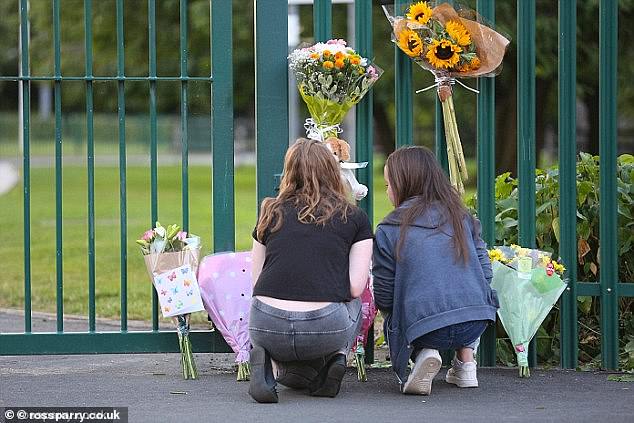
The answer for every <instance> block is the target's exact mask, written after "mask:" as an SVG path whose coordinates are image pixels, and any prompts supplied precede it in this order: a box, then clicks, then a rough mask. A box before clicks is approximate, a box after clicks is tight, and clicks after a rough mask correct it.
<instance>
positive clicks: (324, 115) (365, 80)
mask: <svg viewBox="0 0 634 423" xmlns="http://www.w3.org/2000/svg"><path fill="white" fill-rule="evenodd" d="M288 62H289V69H290V70H291V72H293V74H294V75H295V78H296V79H297V89H298V90H299V94H300V95H301V97H302V99H303V100H304V102H305V103H306V105H307V106H308V111H309V113H310V116H311V118H309V119H306V125H305V126H306V130H307V133H308V137H309V138H312V139H318V140H320V141H325V140H326V138H328V137H329V136H335V137H336V136H337V134H338V133H339V132H341V130H340V128H339V125H340V124H341V122H342V121H343V118H344V117H345V115H346V113H348V111H349V110H350V108H351V107H352V106H354V105H355V104H357V103H358V102H359V101H361V99H362V98H363V96H364V95H365V94H366V93H367V92H368V90H369V89H370V88H371V87H372V85H374V83H375V82H376V81H377V80H378V79H379V77H380V76H381V74H382V73H383V71H382V70H381V69H380V68H378V67H377V66H376V65H372V64H371V63H370V60H368V59H367V58H364V57H361V56H360V55H359V54H358V53H357V52H356V51H355V50H354V49H352V48H350V47H348V45H347V43H346V41H344V40H329V41H327V42H325V43H316V44H314V45H304V46H300V47H299V48H297V49H295V50H294V51H293V52H292V53H291V54H290V55H289V56H288Z"/></svg>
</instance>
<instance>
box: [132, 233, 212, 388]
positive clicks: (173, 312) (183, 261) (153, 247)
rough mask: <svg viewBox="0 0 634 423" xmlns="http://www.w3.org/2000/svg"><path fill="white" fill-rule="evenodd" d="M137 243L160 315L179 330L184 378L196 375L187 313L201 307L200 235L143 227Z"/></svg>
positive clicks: (199, 309) (198, 309)
mask: <svg viewBox="0 0 634 423" xmlns="http://www.w3.org/2000/svg"><path fill="white" fill-rule="evenodd" d="M136 242H137V244H139V245H140V246H141V251H142V252H143V258H144V260H145V266H146V268H147V272H148V275H149V276H150V279H151V280H152V283H153V284H154V288H155V290H156V293H157V296H158V299H159V304H160V307H161V313H162V314H163V317H171V318H172V322H173V323H174V326H175V328H176V331H177V333H178V345H179V348H180V351H181V369H182V371H183V377H184V378H185V379H197V378H198V370H197V369H196V363H195V362H194V355H193V352H192V346H191V342H190V340H189V316H190V314H191V313H193V312H196V311H201V310H204V307H203V303H202V299H201V296H200V290H199V288H198V281H197V279H196V271H197V269H198V257H199V254H200V238H199V237H198V236H195V235H191V234H187V232H184V231H181V230H180V228H179V227H178V225H169V226H168V227H163V226H161V224H160V223H159V222H156V227H155V228H154V229H150V230H148V231H146V232H145V233H144V234H143V236H142V237H141V239H138V240H137V241H136Z"/></svg>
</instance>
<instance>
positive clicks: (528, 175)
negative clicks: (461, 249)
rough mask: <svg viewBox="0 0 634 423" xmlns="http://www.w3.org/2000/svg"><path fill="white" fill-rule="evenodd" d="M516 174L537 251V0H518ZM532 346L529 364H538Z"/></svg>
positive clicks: (526, 230) (527, 241)
mask: <svg viewBox="0 0 634 423" xmlns="http://www.w3.org/2000/svg"><path fill="white" fill-rule="evenodd" d="M517 36H518V41H517V72H518V74H517V79H518V81H517V93H518V95H517V171H518V179H519V181H518V184H519V193H520V198H519V213H518V215H519V243H520V244H521V245H522V246H523V247H527V248H535V0H518V1H517ZM536 356H537V355H536V351H535V343H534V342H531V344H530V346H529V358H528V359H529V365H531V366H534V365H535V361H536Z"/></svg>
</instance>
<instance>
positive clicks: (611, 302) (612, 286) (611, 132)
mask: <svg viewBox="0 0 634 423" xmlns="http://www.w3.org/2000/svg"><path fill="white" fill-rule="evenodd" d="M447 2H448V3H453V1H450V0H448V1H447ZM409 3H411V2H409V1H406V0H396V1H395V4H396V5H397V6H401V5H408V4H409ZM576 6H577V2H576V0H560V1H559V116H558V119H559V166H560V168H559V169H560V172H559V173H560V185H559V190H560V207H559V209H560V231H561V234H560V255H561V257H562V259H563V261H564V262H565V263H567V264H568V266H567V267H568V269H569V270H568V273H567V277H568V279H569V282H568V287H567V290H566V292H565V293H564V294H563V296H562V299H561V317H560V325H561V348H560V355H561V366H562V367H563V368H575V367H576V366H577V364H578V325H577V298H578V297H579V296H593V297H600V298H601V334H602V335H601V336H602V342H601V347H602V354H601V356H602V366H603V367H604V368H607V369H615V368H617V367H618V345H619V340H618V313H619V311H618V299H619V297H632V296H634V284H631V283H619V282H618V254H617V253H618V252H617V241H618V238H617V231H616V224H617V223H616V222H617V203H616V187H617V183H616V145H617V108H616V99H617V53H618V38H617V35H618V1H615V0H610V1H601V2H600V7H599V9H600V56H601V57H600V63H601V65H600V98H601V105H600V109H601V111H600V122H601V128H600V132H601V135H600V136H601V143H600V145H601V148H600V172H601V182H600V198H601V205H600V212H601V214H600V221H601V223H600V225H601V226H600V234H601V239H602V242H601V252H600V261H601V270H600V275H599V276H600V283H587V282H578V281H577V272H576V265H577V243H576V225H577V221H576V219H577V218H576V182H577V181H576V176H577V175H576V143H577V141H576V31H577V27H576ZM477 9H478V12H479V14H480V15H481V16H482V17H484V18H485V19H487V20H488V21H489V22H491V23H495V0H478V1H477ZM536 19H537V17H536V7H535V0H517V24H518V25H517V51H518V54H517V65H518V66H517V68H518V74H517V90H518V96H517V109H518V114H517V115H518V118H517V127H518V135H517V152H518V154H517V167H518V177H519V187H518V188H519V197H520V201H519V202H520V204H519V242H520V243H521V244H522V245H525V246H530V247H534V246H535V166H536V157H535V124H536V122H535V31H536ZM394 66H395V71H396V75H397V78H396V82H395V90H396V91H395V104H396V147H400V146H402V145H407V144H410V143H412V115H413V110H412V103H411V93H412V92H413V90H412V84H411V80H412V74H411V64H410V61H409V59H408V58H407V57H406V56H404V55H403V54H402V53H400V52H399V51H398V49H397V48H395V60H394ZM478 88H479V90H480V94H479V96H478V112H477V124H478V128H477V134H478V146H477V159H478V160H477V162H478V163H477V167H478V180H477V193H478V199H479V200H478V216H479V218H480V220H481V222H482V233H483V239H484V240H485V241H486V242H487V243H488V244H489V245H493V243H494V241H495V186H494V182H495V79H494V78H480V80H479V81H478ZM441 116H442V114H441V109H440V106H439V104H438V100H437V101H436V125H435V128H436V135H435V149H436V154H437V156H438V159H439V161H440V163H441V165H442V166H443V168H445V169H447V164H446V163H447V154H446V144H445V139H444V128H443V125H442V117H441ZM621 282H624V281H621ZM481 341H482V342H481V346H480V351H479V354H480V357H479V362H480V363H481V364H482V365H485V366H493V365H495V363H496V339H495V330H494V328H489V329H488V330H487V331H486V332H485V333H484V335H483V337H482V340H481ZM536 353H537V351H536V348H535V343H534V342H533V343H531V346H530V348H529V363H530V364H531V365H532V366H534V365H535V364H536V356H537V354H536Z"/></svg>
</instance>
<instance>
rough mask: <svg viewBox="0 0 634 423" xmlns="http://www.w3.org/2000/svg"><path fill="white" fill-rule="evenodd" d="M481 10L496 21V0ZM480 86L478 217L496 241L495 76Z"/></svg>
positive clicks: (485, 338) (491, 336) (489, 358)
mask: <svg viewBox="0 0 634 423" xmlns="http://www.w3.org/2000/svg"><path fill="white" fill-rule="evenodd" d="M477 7H478V13H479V14H480V15H481V16H482V17H483V18H485V19H487V20H488V21H489V22H490V23H491V24H495V0H478V6H477ZM478 88H479V90H480V94H479V95H478V116H477V120H478V153H477V154H478V217H479V218H480V222H481V223H482V239H484V241H485V242H486V243H487V244H488V245H489V246H490V247H491V246H493V245H494V244H495V78H479V79H478ZM495 360H496V340H495V325H492V326H489V327H488V328H487V330H486V331H485V332H484V334H483V335H482V339H481V343H480V364H481V365H483V366H495Z"/></svg>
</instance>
